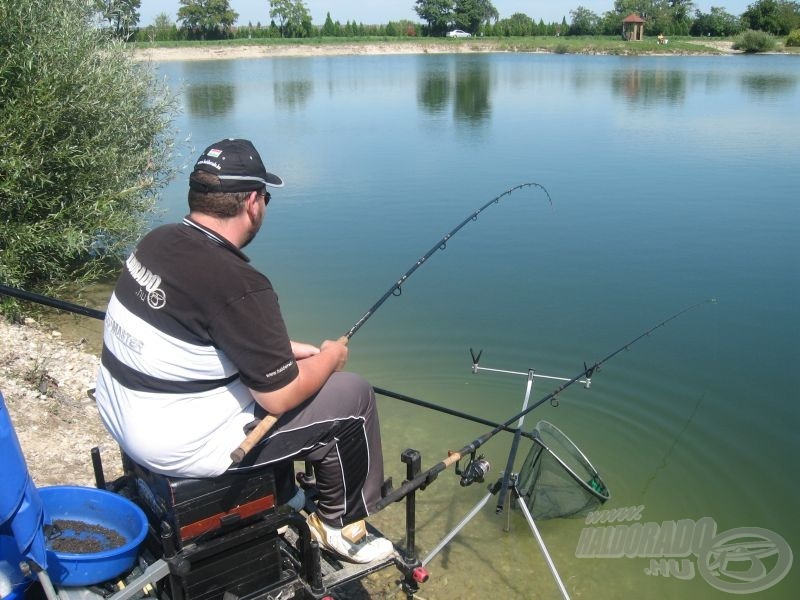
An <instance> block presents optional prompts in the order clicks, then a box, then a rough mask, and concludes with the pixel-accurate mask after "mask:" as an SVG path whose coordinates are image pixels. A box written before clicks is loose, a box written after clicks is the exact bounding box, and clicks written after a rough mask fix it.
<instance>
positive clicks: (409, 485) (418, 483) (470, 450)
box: [376, 298, 716, 510]
mask: <svg viewBox="0 0 800 600" xmlns="http://www.w3.org/2000/svg"><path fill="white" fill-rule="evenodd" d="M715 302H716V299H714V298H712V299H709V300H704V301H702V302H698V303H696V304H692V305H691V306H687V307H686V308H684V309H682V310H680V311H678V312H676V313H675V314H673V315H671V316H669V317H667V318H666V319H664V320H663V321H661V322H659V323H658V324H656V325H654V326H653V327H651V328H650V329H648V330H647V331H645V332H644V333H642V334H640V335H638V336H637V337H635V338H633V339H632V340H631V341H629V342H627V343H626V344H624V345H622V346H620V347H619V348H617V349H616V350H614V351H613V352H611V353H610V354H609V355H608V356H606V357H605V358H602V359H601V360H599V361H597V362H596V363H594V364H593V365H592V366H591V367H588V366H586V363H584V368H583V370H582V371H581V372H580V373H578V374H577V375H575V376H574V377H572V378H571V379H568V380H567V381H566V382H565V383H563V384H561V385H560V386H558V387H557V388H556V389H555V390H553V391H552V392H550V393H549V394H547V395H546V396H544V397H543V398H542V399H540V400H538V401H537V402H535V403H533V404H532V405H530V406H528V407H527V408H525V409H524V410H522V411H521V412H519V413H517V414H516V415H514V416H513V417H511V418H510V419H508V420H507V421H505V422H504V423H502V424H500V425H498V426H497V427H495V428H494V429H492V430H491V431H489V432H487V433H485V434H483V435H482V436H480V437H478V438H476V439H474V440H473V441H472V442H470V443H469V444H467V445H465V446H464V447H463V448H461V449H460V450H458V451H454V452H450V453H448V456H447V458H445V459H443V460H441V461H440V462H438V463H436V464H435V465H434V466H432V467H431V468H430V469H428V470H427V471H424V472H423V473H420V474H419V475H417V476H416V477H414V478H413V479H411V480H409V481H405V482H404V483H403V484H402V485H401V486H400V487H399V488H397V489H396V490H394V491H392V492H390V493H389V494H387V495H386V496H384V498H383V499H381V500H380V501H378V503H377V504H376V509H377V510H382V509H384V508H386V507H387V506H389V505H390V504H392V503H394V502H397V501H398V500H401V499H403V498H404V497H405V496H407V495H408V494H410V493H411V492H413V491H416V490H417V489H424V488H425V487H426V486H428V485H429V484H430V483H432V482H433V481H434V480H435V479H436V477H437V476H438V475H439V473H441V472H442V471H444V470H445V469H447V468H448V467H449V466H451V465H453V464H456V463H457V462H458V461H460V460H461V458H462V457H464V456H466V455H468V454H469V455H474V454H475V451H476V450H477V449H478V448H480V447H481V446H483V445H484V444H485V443H486V442H488V441H489V440H490V439H491V438H493V437H494V436H495V435H497V434H498V433H499V432H500V431H503V428H504V427H508V426H510V425H511V424H512V423H513V422H514V421H517V420H519V419H521V418H522V417H524V416H525V415H527V414H528V413H530V412H531V411H532V410H534V409H536V408H538V407H539V406H541V405H542V404H544V403H545V402H548V401H550V402H551V403H552V402H555V401H556V400H557V398H558V395H559V394H560V393H561V392H563V391H564V390H565V389H567V388H568V387H570V386H571V385H572V384H574V383H575V382H578V381H580V380H581V378H583V377H585V378H586V381H587V383H590V382H591V379H592V376H593V375H594V373H596V372H597V371H598V370H599V369H600V367H601V366H602V365H603V364H604V363H606V362H608V361H609V360H611V359H612V358H614V357H615V356H616V355H617V354H619V353H620V352H622V351H624V350H628V349H629V348H630V347H631V346H632V345H634V344H635V343H636V342H638V341H639V340H641V339H642V338H644V337H647V336H649V335H651V334H652V333H653V332H654V331H655V330H657V329H659V328H660V327H664V326H665V325H666V324H667V323H669V322H670V321H674V320H675V319H677V318H678V317H680V316H682V315H684V314H686V313H687V312H689V311H691V310H694V309H696V308H698V307H700V306H703V305H705V304H709V303H715Z"/></svg>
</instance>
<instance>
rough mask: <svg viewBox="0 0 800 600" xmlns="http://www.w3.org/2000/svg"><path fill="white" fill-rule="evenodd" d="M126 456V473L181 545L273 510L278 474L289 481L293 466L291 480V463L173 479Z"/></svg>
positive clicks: (145, 505) (157, 520)
mask: <svg viewBox="0 0 800 600" xmlns="http://www.w3.org/2000/svg"><path fill="white" fill-rule="evenodd" d="M125 458H126V459H127V460H124V461H123V464H124V468H125V472H126V474H128V475H129V476H131V478H132V479H133V481H134V484H135V487H136V493H137V495H138V496H139V499H140V500H141V504H142V505H143V506H142V507H143V508H144V509H145V512H146V513H148V517H149V518H150V520H151V522H152V524H153V525H154V526H158V525H159V523H160V522H161V521H164V520H166V521H167V522H168V523H169V524H170V525H171V526H172V527H173V529H174V531H175V533H176V541H177V542H179V544H178V545H179V546H182V545H183V544H185V543H187V542H189V541H192V540H195V539H197V538H200V536H204V537H205V538H208V537H213V536H214V535H217V534H218V533H220V532H222V531H227V530H230V529H231V528H233V527H235V526H241V525H244V524H246V523H249V522H251V521H253V520H255V519H256V518H258V517H261V516H264V515H268V514H270V513H272V512H273V511H274V510H275V506H276V504H277V502H278V499H277V490H276V479H275V477H276V472H277V474H278V475H279V477H281V480H282V481H283V480H285V479H286V471H287V469H288V470H289V474H288V477H289V478H291V465H285V464H284V465H277V466H269V467H264V468H259V469H253V470H250V471H244V472H236V473H225V474H223V475H221V476H219V477H214V478H209V479H190V478H181V477H170V476H167V475H159V474H157V473H153V472H152V471H149V470H147V469H145V468H144V467H142V466H140V465H138V464H136V463H135V462H133V461H132V460H130V459H129V458H127V457H125ZM282 487H283V486H282Z"/></svg>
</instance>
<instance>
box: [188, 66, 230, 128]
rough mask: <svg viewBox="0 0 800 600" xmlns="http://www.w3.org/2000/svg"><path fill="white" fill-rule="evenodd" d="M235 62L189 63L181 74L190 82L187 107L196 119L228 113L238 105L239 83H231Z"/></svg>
mask: <svg viewBox="0 0 800 600" xmlns="http://www.w3.org/2000/svg"><path fill="white" fill-rule="evenodd" d="M233 65H234V61H229V60H219V61H186V62H184V63H181V67H182V68H181V71H182V76H183V79H184V81H186V82H187V83H186V87H185V93H186V107H187V110H188V111H189V114H190V115H192V116H196V117H218V116H224V115H226V114H228V113H229V112H230V111H231V109H233V107H234V104H235V102H236V84H235V82H231V69H232V67H233Z"/></svg>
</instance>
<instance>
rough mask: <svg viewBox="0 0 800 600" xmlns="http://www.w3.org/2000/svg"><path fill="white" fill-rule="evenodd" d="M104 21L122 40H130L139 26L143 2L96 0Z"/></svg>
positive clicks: (133, 0)
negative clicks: (135, 28) (134, 29)
mask: <svg viewBox="0 0 800 600" xmlns="http://www.w3.org/2000/svg"><path fill="white" fill-rule="evenodd" d="M95 1H96V3H97V9H98V11H99V12H100V14H101V15H102V17H103V19H104V20H106V21H108V24H109V25H110V26H111V28H112V29H113V30H114V34H115V35H116V36H117V37H118V38H121V39H128V38H129V37H130V35H131V29H132V28H134V27H136V25H138V24H139V9H140V8H141V6H142V2H141V0H95Z"/></svg>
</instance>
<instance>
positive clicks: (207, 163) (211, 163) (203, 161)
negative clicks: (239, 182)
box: [195, 159, 222, 171]
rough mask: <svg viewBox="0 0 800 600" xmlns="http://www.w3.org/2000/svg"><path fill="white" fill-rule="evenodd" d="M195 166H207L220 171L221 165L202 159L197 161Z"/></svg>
mask: <svg viewBox="0 0 800 600" xmlns="http://www.w3.org/2000/svg"><path fill="white" fill-rule="evenodd" d="M197 164H198V165H209V166H211V167H214V168H215V169H216V170H217V171H221V170H222V165H221V164H219V163H215V162H214V161H213V160H206V159H202V160H198V161H197ZM196 166H197V165H195V167H196Z"/></svg>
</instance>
